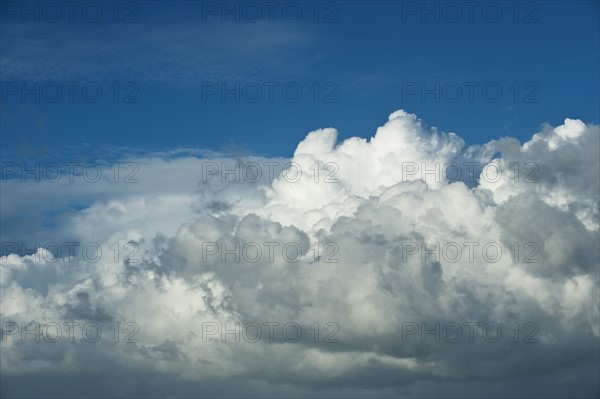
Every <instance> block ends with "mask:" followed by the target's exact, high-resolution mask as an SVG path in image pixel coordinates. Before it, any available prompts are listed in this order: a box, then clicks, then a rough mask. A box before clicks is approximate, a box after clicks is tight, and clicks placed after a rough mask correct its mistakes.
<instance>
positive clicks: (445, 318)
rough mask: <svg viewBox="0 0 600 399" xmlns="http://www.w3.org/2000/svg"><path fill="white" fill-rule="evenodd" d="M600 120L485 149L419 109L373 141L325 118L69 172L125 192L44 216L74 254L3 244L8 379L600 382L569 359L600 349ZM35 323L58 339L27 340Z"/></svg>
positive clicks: (13, 187) (80, 192)
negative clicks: (120, 180) (277, 154)
mask: <svg viewBox="0 0 600 399" xmlns="http://www.w3.org/2000/svg"><path fill="white" fill-rule="evenodd" d="M599 138H600V129H599V127H598V126H596V125H586V124H585V123H584V122H582V121H579V120H574V119H566V120H565V122H564V124H563V125H560V126H557V127H552V126H544V127H543V129H542V131H541V132H539V133H537V134H535V135H533V137H532V139H531V140H530V141H528V142H526V143H523V144H521V143H519V142H518V141H517V140H515V139H512V138H502V139H499V140H497V141H492V142H490V143H487V144H485V145H483V146H468V145H467V144H466V143H465V142H464V141H463V140H462V139H461V138H460V137H459V136H458V135H457V134H455V133H442V132H438V131H437V129H435V128H430V127H428V126H427V125H426V124H425V123H424V122H423V121H421V120H419V119H418V118H417V117H416V116H415V115H413V114H410V113H407V112H405V111H402V110H400V111H397V112H394V113H392V114H391V115H390V117H389V120H388V121H387V122H386V123H385V124H384V125H383V126H381V127H379V128H378V129H377V131H376V133H375V135H374V136H373V137H372V138H370V139H369V140H366V139H362V138H358V137H354V138H350V139H347V140H345V141H343V142H337V131H336V130H335V129H331V128H328V129H320V130H316V131H314V132H311V133H309V134H308V135H307V137H306V138H305V139H304V140H303V141H302V142H300V143H299V144H298V146H297V149H296V151H295V153H294V156H293V157H292V159H289V160H283V159H267V158H258V157H254V158H244V159H224V158H218V157H202V158H197V157H182V158H177V159H169V160H166V159H161V158H158V157H146V158H138V159H135V160H133V162H135V163H136V164H137V165H139V167H140V175H139V176H140V181H139V182H138V183H137V184H133V185H130V186H128V187H126V188H123V185H118V184H109V183H107V182H104V183H99V184H86V183H85V182H82V183H81V184H79V185H75V186H73V185H72V184H71V186H69V184H70V183H62V182H61V183H58V184H54V185H47V186H46V187H45V190H48V191H49V192H50V193H51V198H56V199H52V200H51V201H50V203H51V204H56V206H57V207H58V208H61V207H62V208H61V209H64V206H65V204H66V203H68V202H69V201H72V200H74V199H77V198H79V199H81V198H92V197H94V195H95V194H93V193H96V192H102V193H103V194H102V196H100V197H98V196H96V197H94V198H100V199H97V200H96V201H94V202H92V203H88V204H87V206H85V207H84V208H83V209H70V210H69V211H68V212H63V214H62V217H61V219H60V220H61V223H60V224H59V225H57V226H54V227H52V228H49V229H47V233H45V234H47V236H46V237H44V238H42V236H43V234H39V232H36V231H32V232H31V234H33V235H34V236H35V237H36V240H40V239H43V240H45V241H46V242H50V241H57V240H63V241H59V243H64V241H68V240H71V241H74V242H78V243H79V244H80V245H79V246H77V248H76V249H74V251H73V257H72V258H69V257H68V256H65V254H64V252H63V253H62V256H60V257H57V254H56V251H54V252H53V253H52V250H51V248H46V249H40V250H39V251H38V253H36V254H32V253H29V254H23V253H14V254H9V255H7V256H4V257H3V258H2V263H1V265H0V267H1V271H2V275H1V277H2V280H1V289H2V294H1V297H2V309H1V317H2V322H3V342H2V360H1V366H2V373H3V375H4V376H6V377H5V378H6V382H5V383H3V388H2V389H3V390H4V391H6V392H7V393H11V394H14V393H15V392H13V391H11V389H12V387H13V386H16V385H17V384H18V381H22V379H23V378H27V377H28V376H29V378H38V379H39V380H41V381H43V380H45V379H48V378H50V377H49V376H54V375H55V374H58V376H57V377H56V378H61V377H60V375H61V374H62V375H66V374H68V373H74V374H77V373H79V374H82V375H84V376H90V375H92V376H93V375H102V376H114V377H113V378H109V382H107V380H106V378H104V377H103V379H102V381H103V382H102V384H103V386H102V388H101V390H102V392H105V393H106V394H110V395H118V394H125V395H137V396H140V395H141V396H144V395H152V394H153V392H154V391H152V389H150V388H149V387H154V386H155V384H154V383H153V382H152V381H155V382H157V381H167V382H165V383H164V384H163V385H162V388H160V389H162V391H161V392H162V393H164V394H168V393H172V392H182V389H184V388H182V387H188V388H185V389H189V390H188V391H185V390H184V392H194V394H195V395H198V392H201V393H202V394H211V393H212V394H214V393H215V392H218V393H223V392H228V393H229V394H238V395H239V394H247V392H252V393H253V395H254V396H256V395H265V394H279V395H284V394H291V393H297V392H301V393H302V394H303V395H313V394H317V393H318V395H321V396H323V395H329V394H331V395H341V396H344V395H346V394H348V391H346V389H352V390H353V391H352V392H354V393H356V394H359V395H360V394H362V395H366V394H368V393H369V392H370V393H373V390H378V391H377V392H378V393H379V394H380V395H398V394H400V393H401V394H403V395H411V394H412V395H417V396H418V395H423V394H427V393H429V394H431V391H430V389H431V388H423V384H430V385H427V386H429V387H436V388H435V389H445V388H439V387H444V384H447V386H449V387H450V388H448V392H453V390H454V389H455V388H454V387H455V385H453V384H457V383H466V382H467V381H469V383H470V384H475V385H476V384H477V383H478V382H483V381H489V380H494V381H499V382H500V383H501V382H506V383H510V384H516V385H519V384H521V382H519V380H518V379H519V378H520V377H522V376H530V377H531V380H532V381H536V380H535V379H536V378H537V376H538V375H541V374H548V375H561V376H562V377H561V378H565V379H568V380H569V381H571V383H572V386H573V387H577V388H578V389H579V391H577V392H575V394H576V395H581V394H587V395H589V394H593V393H594V392H597V391H598V385H597V382H595V383H593V382H592V380H589V379H584V380H582V379H580V378H579V377H572V372H571V371H568V370H574V369H578V368H581V367H584V369H585V370H588V371H589V370H590V369H591V370H596V369H597V367H598V364H597V353H598V349H599V348H598V339H599V337H600V319H599V311H600V309H599V305H598V303H599V302H598V301H599V299H600V298H599V296H598V283H599V281H598V266H599V264H598V259H600V253H599V248H598V240H599V238H600V237H599V209H598V207H599V200H600V198H599V189H600V184H599V160H600V154H599V148H600V142H599ZM3 186H4V187H3V191H4V194H3V201H4V202H5V203H7V202H6V201H8V203H9V204H13V205H11V206H9V207H8V208H7V207H5V206H6V205H3V206H4V207H5V208H3V218H4V214H5V213H8V216H9V217H10V215H11V214H13V212H17V210H18V206H17V205H16V204H17V203H16V201H17V198H20V197H21V196H23V194H28V195H29V198H27V196H26V198H25V201H27V203H28V204H32V205H33V204H42V203H43V202H42V199H41V198H39V196H38V197H36V196H35V193H36V192H38V193H39V192H41V191H43V190H44V188H43V187H42V183H32V182H30V183H28V182H25V183H22V182H18V181H14V180H9V181H7V182H3ZM63 186H64V187H72V188H71V191H67V192H66V193H65V191H64V190H63V189H61V187H63ZM64 187H63V188H64ZM74 187H77V189H75V188H74ZM61 193H62V196H61ZM65 196H66V197H68V196H72V197H71V198H70V199H69V198H67V199H65ZM13 216H14V214H13ZM9 220H10V219H9ZM13 237H14V240H15V241H18V240H24V241H25V240H28V238H24V235H23V234H21V235H13ZM89 243H94V248H93V249H94V251H97V247H99V248H101V251H102V256H99V257H98V259H97V260H96V259H94V261H90V259H89V254H85V253H84V252H83V251H82V250H81V248H82V247H83V246H84V245H85V244H89ZM27 245H28V248H31V247H32V245H33V241H29V242H28V243H27ZM88 247H89V245H88ZM5 249H6V248H3V251H4V250H5ZM94 253H95V252H94ZM86 256H88V258H86ZM33 321H35V322H39V323H41V325H42V327H40V330H41V331H43V332H45V333H46V336H44V335H43V334H41V332H40V334H38V336H39V337H41V339H40V342H39V343H36V342H35V336H36V333H30V334H29V335H24V336H23V337H24V338H26V341H25V342H23V341H24V339H22V338H21V336H22V335H21V334H22V332H23V331H22V330H23V327H27V328H28V329H29V330H28V331H30V330H32V329H33V331H35V330H34V329H35V324H34V323H33ZM70 322H76V323H79V325H74V324H71V325H69V324H68V323H70ZM11 323H12V324H11ZM21 323H25V325H21ZM27 323H29V325H27ZM52 323H55V324H52ZM65 323H67V324H65ZM86 323H95V324H89V325H88V327H89V326H92V327H93V328H88V330H87V331H86V333H87V334H88V335H86V336H85V337H83V338H82V336H81V330H82V329H83V326H84V325H85V324H86ZM115 323H118V330H119V335H118V336H117V335H116V332H115V330H114V328H113V329H110V327H114V326H116V324H115ZM128 323H130V324H128ZM316 323H318V324H316ZM44 325H46V327H45V329H44ZM57 325H59V326H61V328H62V337H61V338H60V339H59V340H58V341H57V342H55V343H51V342H48V339H46V340H45V339H44V338H45V337H46V338H48V336H50V337H51V338H52V337H55V336H56V332H57V331H58V330H57V327H56V326H57ZM95 326H101V327H102V329H103V336H102V339H100V340H99V341H98V342H95V343H92V342H88V341H93V338H94V337H95V332H96V330H95ZM238 326H239V327H238ZM69 328H72V329H73V331H74V338H73V341H74V342H70V340H69V338H70V336H69V333H70V332H71V331H70V330H68V329H69ZM300 332H301V334H300ZM48 334H49V335H48ZM259 334H260V335H259ZM90 336H91V337H90ZM50 340H52V339H50ZM115 340H116V341H118V342H114V341H115ZM238 340H239V342H237V341H238ZM590 364H591V366H590ZM57 370H60V371H59V372H58V373H57ZM565 370H567V371H565ZM553 373H554V374H553ZM560 373H563V374H560ZM565 373H567V374H565ZM117 374H118V375H120V376H121V377H119V376H116V375H117ZM122 376H129V378H131V381H133V382H131V383H129V384H128V383H127V382H125V380H124V377H122ZM82 381H83V380H82ZM110 381H113V382H112V383H111V382H110ZM142 381H145V382H144V383H142ZM231 381H236V383H235V384H232V383H231ZM7 384H8V387H7ZM11 384H14V385H11ZM223 384H225V385H231V386H226V387H225V388H223V386H222V385H223ZM536 384H537V383H536ZM594 384H595V385H594ZM543 385H544V384H542V383H539V388H540V389H546V390H548V389H553V388H552V385H547V386H545V387H544V386H543ZM140 386H143V388H142V387H140ZM215 387H220V389H221V390H220V391H219V390H218V388H215ZM74 389H75V388H74ZM323 389H325V390H326V391H323ZM474 389H480V391H476V392H483V391H481V389H483V388H481V387H479V388H474ZM4 391H3V392H4ZM499 391H502V388H499ZM77 392H78V394H82V392H83V391H77ZM240 392H242V393H240ZM324 392H325V393H324ZM438 392H441V391H438ZM522 392H526V391H525V390H524V391H522ZM544 392H552V391H544ZM557 392H559V391H557ZM530 393H531V394H532V395H535V394H539V391H538V392H530ZM560 393H561V394H563V392H560ZM572 393H573V392H572ZM90 394H91V393H90Z"/></svg>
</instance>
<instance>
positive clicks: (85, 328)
mask: <svg viewBox="0 0 600 399" xmlns="http://www.w3.org/2000/svg"><path fill="white" fill-rule="evenodd" d="M107 330H108V331H110V332H109V333H108V334H107V333H106V331H107ZM139 330H140V327H139V326H138V325H137V323H135V322H131V321H129V322H124V323H119V322H114V323H111V324H101V323H97V322H93V321H88V322H85V323H84V322H79V321H50V322H44V323H40V322H38V321H35V320H31V321H30V322H28V323H25V322H21V323H17V322H14V321H4V322H2V331H1V335H2V343H3V344H5V343H7V342H9V340H13V341H14V342H20V343H26V342H33V343H51V344H55V343H58V342H68V343H71V344H73V343H80V342H84V343H91V344H95V343H98V342H100V341H102V342H112V343H126V344H133V343H137V342H138V339H137V338H136V334H137V333H138V332H139Z"/></svg>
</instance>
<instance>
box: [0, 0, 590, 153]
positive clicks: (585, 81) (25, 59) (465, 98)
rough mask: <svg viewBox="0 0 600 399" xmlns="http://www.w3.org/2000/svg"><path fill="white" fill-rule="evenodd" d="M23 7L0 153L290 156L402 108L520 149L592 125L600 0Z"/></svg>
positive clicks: (15, 13)
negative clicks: (548, 131)
mask: <svg viewBox="0 0 600 399" xmlns="http://www.w3.org/2000/svg"><path fill="white" fill-rule="evenodd" d="M23 4H27V3H20V2H16V3H14V2H4V7H5V10H4V13H3V16H2V18H3V20H2V21H3V23H2V27H1V29H2V31H1V33H2V39H1V40H2V42H1V45H2V53H3V57H2V78H3V82H4V85H3V86H2V93H3V98H2V108H3V111H2V112H3V115H2V116H3V117H2V125H1V127H2V131H3V142H2V148H3V151H4V152H7V151H8V152H9V153H10V154H11V155H13V154H14V156H21V155H22V154H23V153H24V152H25V153H27V151H29V152H30V153H32V154H40V153H41V154H44V150H45V149H51V150H56V149H59V148H64V147H67V146H81V147H84V148H85V146H87V147H92V148H95V147H102V146H135V147H138V148H139V147H143V148H152V149H156V148H165V147H183V146H191V147H194V148H197V147H201V148H205V149H210V150H214V151H224V150H230V149H240V150H241V149H243V150H244V151H246V152H250V153H254V154H261V155H270V156H291V154H292V153H293V150H294V148H295V144H296V143H297V142H298V141H299V140H300V139H302V137H303V136H304V135H305V134H306V132H307V131H310V130H313V129H316V128H325V127H336V128H337V129H338V130H339V131H340V134H341V137H343V138H347V137H353V136H359V137H365V138H368V137H370V136H371V135H372V134H373V129H372V126H373V125H375V124H377V123H378V121H380V120H381V119H382V118H385V117H386V116H387V114H388V113H390V112H391V111H393V110H395V109H397V108H404V109H407V110H409V111H411V112H416V113H418V114H419V115H420V116H422V117H423V118H425V119H432V118H435V123H436V124H437V127H439V128H440V129H441V130H443V131H448V132H460V133H461V135H462V136H463V137H464V138H465V139H467V140H468V141H469V142H472V143H477V144H482V143H485V142H486V141H489V140H490V139H492V138H497V137H501V136H507V135H510V136H512V137H517V138H518V139H520V140H522V141H523V140H525V139H527V138H528V137H529V136H530V135H531V132H533V131H535V130H536V129H538V128H539V126H540V125H541V124H542V123H544V122H547V123H554V124H556V123H559V122H560V121H562V120H563V119H564V118H565V117H577V118H582V119H585V120H586V121H590V122H598V108H599V106H600V99H599V94H598V86H599V84H600V82H599V78H598V74H597V73H596V72H597V71H598V66H599V62H600V61H599V55H598V48H599V46H600V44H599V36H600V35H599V32H598V2H596V1H583V2H561V1H543V2H520V3H518V4H519V5H518V6H515V3H510V2H497V3H494V2H492V3H488V5H486V3H477V2H476V3H473V5H471V6H465V5H461V3H452V2H450V5H448V4H444V3H443V2H431V4H429V5H427V4H428V3H427V2H424V3H421V2H400V1H397V2H396V1H375V2H368V3H366V2H361V1H343V2H324V3H322V4H320V5H319V7H315V6H314V5H313V3H310V2H303V3H298V4H297V5H296V3H292V6H287V7H285V8H284V3H281V4H279V5H274V6H272V10H271V7H268V6H264V5H263V6H260V5H261V3H257V4H258V5H259V6H260V7H256V6H254V5H252V3H251V5H250V6H247V5H244V4H243V3H237V2H232V3H231V4H230V5H229V6H227V5H226V4H227V3H226V2H225V3H222V2H201V1H197V2H196V1H184V2H163V1H149V2H137V3H131V4H129V5H128V3H124V4H122V5H121V7H120V8H116V7H113V6H111V5H110V4H111V3H106V4H104V7H103V13H102V14H101V16H100V17H99V18H98V21H97V22H94V20H95V14H94V12H96V11H95V10H96V9H95V8H92V7H88V8H84V7H81V10H80V9H79V8H74V9H73V11H72V16H71V14H70V13H69V9H68V8H67V7H63V8H64V9H61V10H60V11H61V16H62V17H61V18H59V19H58V20H57V21H56V22H54V23H52V22H50V21H53V20H54V19H55V18H57V17H55V15H57V14H56V11H55V10H54V8H52V7H46V8H44V6H43V2H42V3H40V2H32V5H30V6H29V10H32V11H33V12H34V14H27V13H26V12H27V10H28V9H27V8H26V7H27V6H24V5H23ZM34 4H35V5H36V6H37V7H38V8H37V10H38V11H37V14H35V10H36V8H34V6H33V5H34ZM99 4H103V3H99ZM457 4H458V6H457ZM468 4H470V3H468ZM490 4H491V5H490ZM567 4H568V5H567ZM13 5H14V7H13ZM111 7H112V8H111ZM227 7H229V10H230V13H229V14H227ZM84 10H85V12H84ZM297 10H300V13H301V14H300V15H301V16H300V17H299V18H297V17H296V15H299V14H297ZM117 11H119V12H118V13H117ZM70 16H71V18H70ZM36 18H38V19H39V21H40V22H36ZM115 19H116V20H117V21H118V22H117V23H115V22H114V21H115ZM296 19H297V22H292V21H295V20H296ZM315 19H316V20H317V23H315ZM254 21H255V22H254ZM455 21H456V22H455ZM22 82H25V86H21V83H22ZM34 82H39V84H40V86H39V88H37V89H36V86H34ZM15 83H16V84H17V85H16V87H15ZM70 83H80V84H79V85H78V86H75V85H73V86H69V84H70ZM236 84H238V85H239V86H237V88H236ZM88 85H91V87H90V86H88ZM222 85H225V86H222ZM30 86H31V87H30ZM98 86H99V87H100V90H101V91H102V92H101V93H99V94H98V95H96V93H97V87H98ZM57 87H58V89H57ZM69 87H71V89H70V88H69ZM298 87H299V88H300V92H299V91H298ZM284 88H285V89H284ZM27 89H29V90H32V91H30V92H29V93H30V94H27V93H28V92H27ZM58 90H60V92H59V91H58ZM70 90H71V91H70ZM85 90H87V91H85ZM227 90H229V92H227ZM498 90H500V92H499V91H498ZM36 92H37V93H38V94H39V96H40V97H39V101H38V99H36V94H35V93H36ZM13 93H14V94H13ZM70 93H72V97H70V95H69V94H70ZM226 93H229V94H226ZM259 95H260V97H258V96H259ZM236 96H237V98H236ZM23 100H24V102H23ZM53 101H54V102H53ZM92 101H97V102H93V103H92ZM468 116H470V117H468ZM206 132H211V134H206ZM79 151H83V152H85V149H80V150H79ZM15 152H16V154H15Z"/></svg>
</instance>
